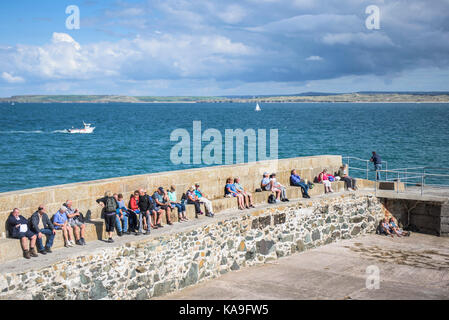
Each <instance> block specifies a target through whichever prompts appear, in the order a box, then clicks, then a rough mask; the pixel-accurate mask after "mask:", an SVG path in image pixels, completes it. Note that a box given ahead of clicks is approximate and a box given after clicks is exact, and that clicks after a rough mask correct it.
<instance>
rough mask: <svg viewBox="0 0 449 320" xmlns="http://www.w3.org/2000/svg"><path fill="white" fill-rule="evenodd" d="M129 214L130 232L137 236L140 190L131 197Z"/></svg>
mask: <svg viewBox="0 0 449 320" xmlns="http://www.w3.org/2000/svg"><path fill="white" fill-rule="evenodd" d="M128 208H129V209H128V212H129V216H128V218H129V219H128V222H129V228H128V230H129V231H130V232H134V233H135V234H136V235H137V234H138V233H137V230H138V225H137V224H138V223H137V222H138V220H139V219H138V218H137V216H138V215H139V216H140V210H139V190H136V191H134V193H133V194H132V195H131V196H130V198H129V203H128Z"/></svg>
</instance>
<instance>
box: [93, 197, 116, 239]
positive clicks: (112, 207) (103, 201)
mask: <svg viewBox="0 0 449 320" xmlns="http://www.w3.org/2000/svg"><path fill="white" fill-rule="evenodd" d="M96 201H97V203H98V204H99V205H100V206H101V207H102V208H104V222H105V225H106V234H107V236H108V240H107V242H108V243H113V242H114V240H113V239H112V233H113V232H114V228H115V215H116V212H117V201H116V200H115V198H114V195H113V194H112V192H111V191H106V193H105V194H104V197H103V198H100V199H97V200H96Z"/></svg>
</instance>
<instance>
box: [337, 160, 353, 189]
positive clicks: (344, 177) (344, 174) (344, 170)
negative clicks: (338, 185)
mask: <svg viewBox="0 0 449 320" xmlns="http://www.w3.org/2000/svg"><path fill="white" fill-rule="evenodd" d="M337 176H338V177H340V179H341V181H344V182H345V185H346V188H347V189H348V190H349V191H354V190H356V189H357V187H356V183H357V180H356V179H354V178H351V177H350V176H349V175H348V165H347V164H345V165H342V166H341V167H340V169H339V170H338V173H337Z"/></svg>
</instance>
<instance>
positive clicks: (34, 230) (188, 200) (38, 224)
mask: <svg viewBox="0 0 449 320" xmlns="http://www.w3.org/2000/svg"><path fill="white" fill-rule="evenodd" d="M339 179H341V180H343V181H345V183H346V185H347V187H348V189H349V190H354V189H355V188H356V180H355V179H353V178H351V177H349V176H348V169H347V166H342V167H341V168H340V170H339V172H338V175H337V177H336V178H334V176H332V175H329V174H327V170H326V169H324V170H323V171H322V172H321V173H320V174H319V175H318V181H319V182H322V183H323V184H324V187H325V192H326V193H327V192H333V190H332V187H331V184H330V182H331V181H335V180H336V181H338V180H339ZM290 185H291V186H297V187H300V188H301V191H302V196H303V197H304V198H310V195H309V193H308V191H309V189H310V188H311V187H313V184H311V183H310V182H307V180H303V179H301V177H300V176H299V175H298V174H297V172H296V170H295V169H293V170H292V171H291V175H290ZM260 187H261V189H262V190H265V191H271V192H272V193H273V194H274V196H275V202H276V203H279V202H280V201H283V202H284V201H289V199H288V198H287V193H286V188H285V186H283V185H282V184H281V183H279V182H278V181H277V180H276V174H275V173H272V174H269V173H268V172H265V173H264V174H263V178H262V180H261V183H260ZM224 189H225V190H224V191H225V192H224V193H225V197H236V198H237V203H238V208H239V209H240V210H244V209H249V208H254V202H253V196H252V194H251V193H249V192H247V191H245V189H244V188H243V186H242V185H241V184H240V179H239V178H238V177H237V178H234V179H232V178H228V179H227V180H226V186H225V188H224ZM256 191H260V190H256ZM96 201H97V203H98V204H99V205H101V206H102V207H103V208H104V209H103V216H104V220H105V226H106V233H107V237H108V240H107V242H109V243H111V242H114V241H113V239H112V234H113V232H114V230H115V229H117V234H118V235H119V236H122V235H123V234H130V233H131V232H133V233H135V234H136V235H140V234H149V233H150V230H151V229H158V228H162V227H163V226H162V224H161V221H162V214H163V213H165V216H166V220H167V224H168V225H172V224H173V223H172V221H171V212H172V211H173V210H175V209H177V212H178V221H179V222H183V221H188V220H189V219H187V216H186V204H192V205H194V206H195V215H196V217H198V215H203V214H204V213H203V211H202V210H201V204H204V207H205V212H206V213H205V215H206V216H208V217H213V216H214V212H213V208H212V202H211V201H210V200H209V199H207V197H206V195H205V194H204V193H203V192H202V191H201V190H200V186H199V184H195V185H192V186H191V187H189V189H188V190H187V191H186V193H184V194H183V195H182V197H181V200H180V201H178V200H177V195H176V188H175V186H170V188H169V189H168V190H167V189H164V188H163V187H159V188H158V189H157V190H156V191H155V192H154V193H153V194H152V196H150V195H149V194H147V191H146V190H144V189H140V190H136V191H134V193H133V194H131V196H130V199H129V201H128V206H126V204H125V201H124V198H123V195H122V194H113V193H112V192H111V191H108V192H106V193H105V196H104V197H103V198H101V199H97V200H96ZM7 224H8V231H9V234H10V236H11V237H13V238H17V239H21V244H22V249H23V254H24V257H25V258H27V259H30V258H31V257H37V256H38V255H37V253H36V246H37V252H39V253H41V254H47V253H51V252H52V251H51V247H52V245H53V241H54V237H55V234H56V230H62V235H63V238H64V245H65V246H66V247H73V246H74V245H75V244H77V245H80V246H81V245H85V244H86V241H85V239H84V237H85V230H86V225H85V223H84V216H83V214H82V213H80V212H79V210H78V209H75V208H73V207H72V201H71V200H67V201H66V202H65V203H64V204H63V205H62V206H61V208H60V209H59V210H58V211H57V212H56V213H55V214H54V215H53V217H52V218H51V219H50V218H49V217H48V215H47V212H46V209H45V207H44V205H40V206H39V208H38V210H37V211H36V212H34V213H33V215H32V216H31V217H30V219H29V220H27V219H26V218H24V217H23V216H22V215H20V210H19V209H18V208H15V209H14V210H13V211H12V212H11V214H10V216H9V217H8V221H7ZM395 230H396V229H388V230H387V231H386V232H390V233H392V232H394V233H396V234H398V235H399V233H398V232H397V231H395ZM387 234H388V233H387ZM43 235H45V236H46V243H45V246H44V245H43V243H42V237H43ZM27 239H28V240H29V245H28V243H27Z"/></svg>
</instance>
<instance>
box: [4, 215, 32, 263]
mask: <svg viewBox="0 0 449 320" xmlns="http://www.w3.org/2000/svg"><path fill="white" fill-rule="evenodd" d="M7 224H8V232H9V235H10V237H12V238H14V239H20V243H21V245H22V250H23V257H24V258H25V259H30V258H31V257H37V256H38V255H37V253H36V249H35V245H36V234H35V233H34V232H32V231H30V229H29V228H28V220H27V219H25V217H24V216H22V215H20V211H19V209H17V208H14V209H13V211H12V212H11V214H10V215H9V217H8V221H7ZM27 239H28V240H30V245H29V247H28V243H27ZM28 248H29V249H28Z"/></svg>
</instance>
